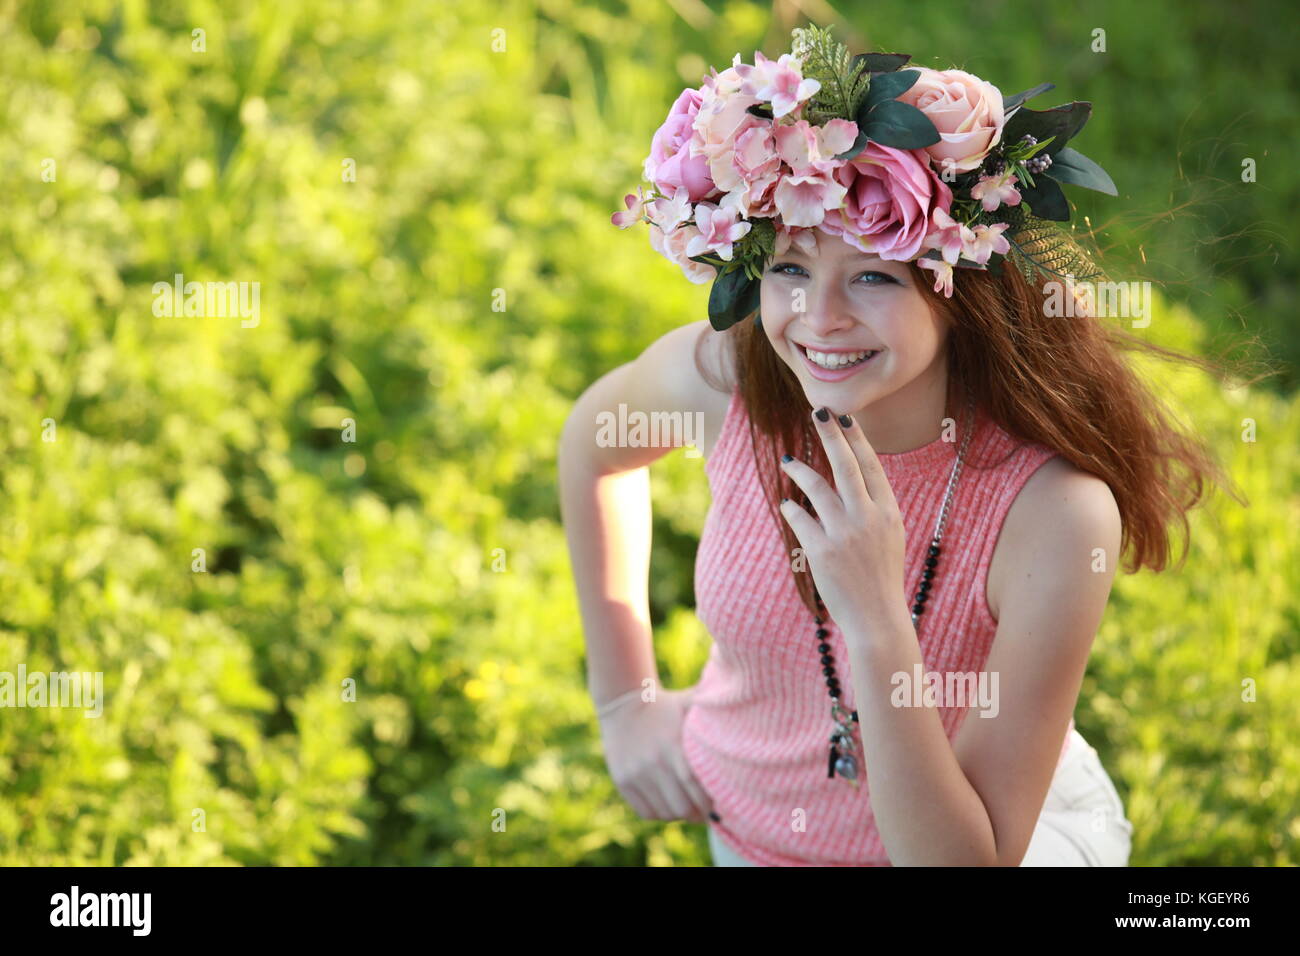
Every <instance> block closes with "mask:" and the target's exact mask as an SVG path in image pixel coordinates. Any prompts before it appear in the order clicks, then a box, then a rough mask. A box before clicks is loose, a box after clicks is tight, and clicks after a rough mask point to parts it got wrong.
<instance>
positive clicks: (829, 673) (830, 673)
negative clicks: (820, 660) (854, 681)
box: [822, 666, 835, 677]
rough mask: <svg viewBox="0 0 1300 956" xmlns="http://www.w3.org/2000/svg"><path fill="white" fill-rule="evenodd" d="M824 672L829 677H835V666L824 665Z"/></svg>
mask: <svg viewBox="0 0 1300 956" xmlns="http://www.w3.org/2000/svg"><path fill="white" fill-rule="evenodd" d="M822 673H823V674H825V675H826V676H827V677H834V676H835V668H833V667H830V666H827V667H823V668H822Z"/></svg>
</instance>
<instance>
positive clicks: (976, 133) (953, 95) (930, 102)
mask: <svg viewBox="0 0 1300 956" xmlns="http://www.w3.org/2000/svg"><path fill="white" fill-rule="evenodd" d="M908 69H915V70H917V71H918V72H919V73H920V74H921V77H920V79H918V80H917V81H916V83H914V84H913V85H912V87H911V89H909V90H907V91H906V92H905V93H903V94H902V95H901V96H899V97H898V99H899V101H900V102H903V103H907V104H908V105H910V106H915V107H916V108H917V109H919V110H920V111H921V112H922V113H924V114H925V115H926V117H927V118H928V119H929V120H930V122H932V123H934V126H935V128H936V129H937V130H938V131H939V137H940V139H939V142H937V143H935V144H934V145H932V146H927V147H925V152H926V154H927V155H929V157H930V159H931V161H932V162H933V163H934V165H935V167H936V168H937V169H941V170H942V169H944V168H945V166H946V162H947V161H951V163H952V169H954V170H955V171H956V172H959V173H964V172H969V171H970V170H972V169H974V168H975V167H976V166H978V165H979V164H980V163H981V162H982V161H983V160H984V157H985V156H986V155H988V152H989V150H990V149H992V148H993V147H994V146H996V145H997V144H998V141H999V139H1000V138H1001V136H1002V125H1003V123H1004V122H1005V118H1004V116H1003V112H1002V93H1001V92H999V90H998V88H997V87H996V86H994V85H993V84H992V83H986V82H985V81H984V80H981V79H980V78H979V77H978V76H974V75H972V74H970V73H967V72H965V71H964V70H932V69H930V68H928V67H908Z"/></svg>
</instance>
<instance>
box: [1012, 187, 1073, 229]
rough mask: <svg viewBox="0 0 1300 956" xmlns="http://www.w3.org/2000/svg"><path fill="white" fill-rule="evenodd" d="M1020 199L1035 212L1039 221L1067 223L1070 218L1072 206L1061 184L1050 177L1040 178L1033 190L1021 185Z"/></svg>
mask: <svg viewBox="0 0 1300 956" xmlns="http://www.w3.org/2000/svg"><path fill="white" fill-rule="evenodd" d="M1017 188H1018V189H1019V190H1020V198H1021V200H1023V201H1024V202H1027V203H1029V206H1030V208H1031V209H1033V211H1034V215H1035V216H1037V217H1038V218H1039V219H1051V220H1054V221H1056V222H1065V221H1066V220H1068V219H1069V218H1070V204H1069V203H1068V202H1066V200H1065V193H1064V192H1062V190H1061V186H1060V183H1058V182H1057V181H1056V180H1055V179H1052V178H1051V177H1050V176H1039V177H1038V178H1037V179H1035V180H1034V185H1033V187H1032V188H1030V187H1029V186H1025V185H1023V184H1021V185H1020V186H1018V187H1017Z"/></svg>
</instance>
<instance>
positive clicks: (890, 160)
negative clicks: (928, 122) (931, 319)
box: [820, 140, 952, 262]
mask: <svg viewBox="0 0 1300 956" xmlns="http://www.w3.org/2000/svg"><path fill="white" fill-rule="evenodd" d="M835 178H836V180H837V181H838V182H840V183H842V184H843V185H844V186H845V187H847V196H846V198H845V202H844V205H843V206H842V207H841V208H839V209H836V210H834V211H833V212H828V213H827V214H826V217H825V219H824V220H823V221H822V223H821V224H820V225H821V229H822V231H823V232H827V233H830V234H831V235H838V236H842V237H843V239H844V241H845V242H848V243H849V244H850V245H852V246H854V247H856V248H858V249H861V250H862V251H863V252H870V253H873V254H875V255H877V256H879V257H880V258H882V259H890V260H894V261H899V262H906V261H908V260H911V259H913V258H915V257H916V256H917V254H918V253H919V252H921V251H922V244H923V243H924V242H925V238H926V236H927V235H929V234H930V232H931V222H932V216H933V214H934V211H935V210H936V209H941V210H943V211H944V212H945V213H947V212H950V211H951V209H952V190H951V189H949V188H948V186H947V184H945V183H944V182H943V180H941V179H940V178H939V177H938V176H937V175H935V173H934V170H933V169H931V168H930V164H929V162H928V160H927V157H926V154H925V153H924V152H923V151H921V150H919V149H912V150H904V149H894V148H893V147H892V146H881V145H880V144H879V143H877V142H875V141H874V140H873V141H870V142H868V143H867V145H866V148H865V149H863V151H862V152H860V153H859V154H858V155H857V156H855V157H854V158H853V159H851V160H849V161H848V162H845V163H842V164H841V165H840V166H839V167H838V168H837V169H836V170H835Z"/></svg>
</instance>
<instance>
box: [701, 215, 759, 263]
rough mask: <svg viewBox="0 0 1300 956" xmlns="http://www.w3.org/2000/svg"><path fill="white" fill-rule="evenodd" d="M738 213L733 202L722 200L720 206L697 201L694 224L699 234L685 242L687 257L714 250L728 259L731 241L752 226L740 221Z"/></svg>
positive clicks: (741, 236) (738, 238)
mask: <svg viewBox="0 0 1300 956" xmlns="http://www.w3.org/2000/svg"><path fill="white" fill-rule="evenodd" d="M739 213H740V210H738V209H737V208H736V206H735V204H734V203H727V202H724V203H723V204H722V205H720V206H715V205H714V204H713V203H710V202H702V203H697V204H696V206H695V226H696V229H698V230H699V235H698V236H695V237H694V238H692V239H691V241H690V242H689V243H687V245H686V255H687V257H688V258H689V257H690V256H702V255H705V254H707V253H709V252H716V253H717V254H718V256H719V257H721V258H722V259H725V260H727V261H730V260H731V256H732V243H735V242H739V241H740V240H741V239H742V238H744V236H745V234H746V233H748V232H749V230H750V229H752V228H754V227H753V223H748V222H740V221H739Z"/></svg>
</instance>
